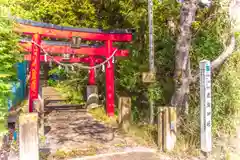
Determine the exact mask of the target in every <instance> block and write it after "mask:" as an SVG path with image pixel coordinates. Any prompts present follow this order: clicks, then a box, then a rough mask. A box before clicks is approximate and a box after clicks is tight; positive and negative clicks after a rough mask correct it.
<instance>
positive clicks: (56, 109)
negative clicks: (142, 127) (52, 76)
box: [41, 87, 159, 160]
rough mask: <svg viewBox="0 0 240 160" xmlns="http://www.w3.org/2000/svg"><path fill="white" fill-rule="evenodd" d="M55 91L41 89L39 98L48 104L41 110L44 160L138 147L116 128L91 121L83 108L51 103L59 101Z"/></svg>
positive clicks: (137, 140)
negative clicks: (46, 159) (43, 117)
mask: <svg viewBox="0 0 240 160" xmlns="http://www.w3.org/2000/svg"><path fill="white" fill-rule="evenodd" d="M55 92H56V90H55V89H52V88H51V87H47V88H43V98H46V97H47V99H48V101H49V102H48V107H45V110H46V114H45V137H44V138H43V139H44V140H43V141H42V145H41V150H42V152H43V153H45V154H49V155H48V159H51V160H52V159H58V158H59V159H60V158H63V157H65V158H74V157H78V158H79V157H84V156H89V155H99V154H104V153H117V152H124V151H126V149H128V148H130V149H133V148H136V147H139V144H138V143H137V142H139V139H138V138H135V137H129V136H126V135H123V134H121V133H120V132H119V131H118V129H117V128H114V127H109V126H106V125H104V124H103V123H101V122H99V121H97V120H95V119H94V118H93V117H92V116H91V115H90V114H89V113H87V111H86V110H85V109H80V108H77V107H63V106H62V105H60V104H58V103H57V104H54V103H55V102H51V100H52V99H54V100H57V99H60V100H61V99H62V98H61V97H58V96H59V94H57V93H55ZM44 93H47V95H46V94H45V95H44ZM51 94H53V96H51ZM53 97H54V98H53ZM147 149H148V148H145V149H144V150H147ZM133 154H135V153H128V154H126V155H125V154H124V155H122V156H123V157H122V158H121V159H125V158H126V157H129V156H132V155H133ZM144 155H145V156H144ZM150 155H151V156H150ZM118 156H119V155H118ZM112 157H113V158H114V157H116V156H112ZM138 157H139V158H141V157H142V158H144V157H148V159H146V158H145V159H146V160H156V157H158V155H157V154H155V153H146V154H145V153H144V152H139V154H138ZM151 157H152V158H151ZM139 158H138V159H139ZM142 158H141V159H142ZM114 159H116V158H114ZM141 159H139V160H141ZM158 159H159V157H158ZM116 160H117V159H116Z"/></svg>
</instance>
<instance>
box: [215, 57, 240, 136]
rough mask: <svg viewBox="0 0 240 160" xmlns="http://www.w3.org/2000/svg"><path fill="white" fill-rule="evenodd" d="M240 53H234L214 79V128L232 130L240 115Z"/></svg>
mask: <svg viewBox="0 0 240 160" xmlns="http://www.w3.org/2000/svg"><path fill="white" fill-rule="evenodd" d="M239 73H240V54H239V53H236V54H235V55H233V56H232V57H231V58H230V59H229V60H228V61H227V63H226V64H225V65H224V66H223V67H222V70H221V72H220V73H219V74H218V75H217V76H216V77H215V79H214V86H213V88H214V93H213V101H214V105H213V106H214V108H213V117H214V118H213V130H214V131H215V133H217V132H218V131H225V132H227V133H228V132H230V131H233V130H232V129H233V127H234V126H235V125H236V120H237V119H236V118H237V117H240V114H239V113H240V112H239V111H240V74H239Z"/></svg>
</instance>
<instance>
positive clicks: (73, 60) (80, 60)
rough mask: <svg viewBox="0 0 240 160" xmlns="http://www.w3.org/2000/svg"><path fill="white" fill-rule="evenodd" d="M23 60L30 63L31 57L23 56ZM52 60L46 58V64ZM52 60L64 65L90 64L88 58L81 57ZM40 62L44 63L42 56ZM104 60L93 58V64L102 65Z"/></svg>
mask: <svg viewBox="0 0 240 160" xmlns="http://www.w3.org/2000/svg"><path fill="white" fill-rule="evenodd" d="M24 60H26V61H30V60H31V55H29V54H27V55H24ZM51 60H52V59H51V58H50V57H49V56H47V62H50V61H51ZM54 60H57V61H59V62H66V63H90V58H89V57H83V58H70V59H69V60H64V59H63V57H61V56H54ZM40 61H41V62H44V61H45V58H44V55H40ZM103 61H104V60H103V59H102V58H95V63H96V64H99V63H102V62H103Z"/></svg>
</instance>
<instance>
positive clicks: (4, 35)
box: [0, 5, 21, 129]
mask: <svg viewBox="0 0 240 160" xmlns="http://www.w3.org/2000/svg"><path fill="white" fill-rule="evenodd" d="M0 7H2V8H5V9H6V10H7V9H8V8H7V7H6V6H5V5H0ZM12 27H13V22H12V20H10V19H8V15H7V14H2V15H0V120H1V129H3V128H4V127H3V126H2V125H5V120H6V115H7V112H8V104H7V102H8V101H7V100H8V98H10V97H11V92H10V89H11V84H10V82H13V81H15V80H16V66H15V65H16V62H18V61H19V60H20V57H21V56H19V55H20V52H19V48H18V45H17V42H18V36H17V35H16V34H15V33H14V32H13V31H12Z"/></svg>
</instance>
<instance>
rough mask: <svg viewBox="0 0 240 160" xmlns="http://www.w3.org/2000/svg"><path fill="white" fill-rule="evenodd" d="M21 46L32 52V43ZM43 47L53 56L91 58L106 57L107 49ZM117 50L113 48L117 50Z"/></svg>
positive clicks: (125, 53)
mask: <svg viewBox="0 0 240 160" xmlns="http://www.w3.org/2000/svg"><path fill="white" fill-rule="evenodd" d="M19 45H20V46H21V47H22V48H23V50H24V51H25V52H31V50H32V48H31V45H32V44H31V43H30V42H25V43H19ZM41 46H42V47H43V49H44V50H45V51H46V52H48V53H51V54H64V53H68V54H82V55H84V54H85V55H89V56H106V49H105V47H99V48H95V47H83V48H80V49H72V48H71V47H70V46H53V45H48V44H44V43H42V44H41ZM115 49H117V48H113V50H115ZM128 55H129V52H128V50H118V51H117V52H116V54H115V56H116V57H127V56H128Z"/></svg>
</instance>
